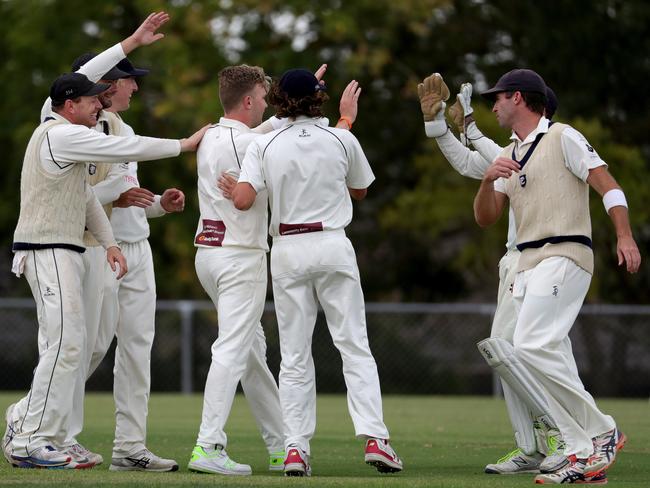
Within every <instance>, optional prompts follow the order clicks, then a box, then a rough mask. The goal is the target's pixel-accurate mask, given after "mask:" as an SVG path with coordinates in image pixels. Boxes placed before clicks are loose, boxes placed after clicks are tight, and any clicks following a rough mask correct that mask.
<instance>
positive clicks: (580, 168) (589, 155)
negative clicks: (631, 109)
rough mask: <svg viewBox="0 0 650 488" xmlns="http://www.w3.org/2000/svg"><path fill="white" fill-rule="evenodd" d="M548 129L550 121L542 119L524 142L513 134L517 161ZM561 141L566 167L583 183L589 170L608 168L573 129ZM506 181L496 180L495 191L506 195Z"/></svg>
mask: <svg viewBox="0 0 650 488" xmlns="http://www.w3.org/2000/svg"><path fill="white" fill-rule="evenodd" d="M548 128H549V120H548V119H547V118H546V117H540V119H539V122H538V124H537V127H536V128H535V129H534V130H533V131H532V132H531V133H530V134H528V135H527V136H526V138H525V139H524V140H523V141H522V140H521V139H520V138H519V136H518V135H517V134H516V133H515V132H513V133H512V135H511V136H510V140H511V141H514V143H515V156H516V157H517V159H521V158H523V157H524V155H525V154H526V151H528V149H529V148H530V146H531V145H532V144H533V142H535V138H536V137H537V135H538V134H540V133H546V132H548ZM560 140H561V142H562V154H563V155H564V164H565V166H566V167H567V169H568V170H569V171H571V172H572V173H573V174H574V175H576V176H577V177H578V178H580V179H581V180H582V181H587V178H588V177H589V170H591V169H594V168H598V167H599V166H607V163H605V161H603V160H602V159H601V158H600V156H599V155H598V153H597V152H596V150H595V149H594V148H593V147H592V146H591V145H590V144H589V142H587V139H586V138H585V136H583V135H582V134H581V133H580V132H578V131H577V130H575V129H574V128H573V127H566V128H565V129H564V130H563V131H562V135H561V137H560ZM505 181H506V180H505V179H504V178H499V179H498V180H496V181H495V182H494V189H495V191H498V192H500V193H505V192H506V191H505Z"/></svg>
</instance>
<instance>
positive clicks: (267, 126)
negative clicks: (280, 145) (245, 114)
mask: <svg viewBox="0 0 650 488" xmlns="http://www.w3.org/2000/svg"><path fill="white" fill-rule="evenodd" d="M287 121H288V119H287V118H282V119H278V118H277V117H276V116H275V115H274V116H273V117H269V118H268V119H266V120H265V121H264V122H262V123H261V124H260V125H258V126H257V127H255V128H254V129H253V132H255V133H256V134H266V133H268V132H271V131H274V130H276V129H281V128H282V127H284V126H285V125H287Z"/></svg>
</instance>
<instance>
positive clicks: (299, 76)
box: [279, 68, 325, 98]
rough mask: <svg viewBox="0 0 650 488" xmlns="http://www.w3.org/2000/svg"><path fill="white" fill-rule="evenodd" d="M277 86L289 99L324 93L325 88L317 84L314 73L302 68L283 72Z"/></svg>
mask: <svg viewBox="0 0 650 488" xmlns="http://www.w3.org/2000/svg"><path fill="white" fill-rule="evenodd" d="M279 86H280V90H282V91H283V92H284V93H286V94H287V96H288V97H289V98H303V97H308V96H309V95H313V94H314V93H316V92H317V91H325V86H324V85H321V84H320V83H319V82H318V80H317V79H316V77H315V76H314V73H312V72H311V71H308V70H306V69H302V68H298V69H290V70H289V71H285V73H284V74H283V75H282V78H280V83H279Z"/></svg>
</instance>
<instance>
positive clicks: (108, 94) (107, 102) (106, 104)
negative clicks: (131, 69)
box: [99, 80, 118, 108]
mask: <svg viewBox="0 0 650 488" xmlns="http://www.w3.org/2000/svg"><path fill="white" fill-rule="evenodd" d="M117 81H118V80H99V82H100V83H106V84H107V85H110V86H109V87H108V89H107V90H104V91H103V92H101V93H100V94H99V101H100V102H101V103H102V108H110V107H111V106H112V105H113V95H115V93H116V92H117Z"/></svg>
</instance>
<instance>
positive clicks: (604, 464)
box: [585, 429, 627, 476]
mask: <svg viewBox="0 0 650 488" xmlns="http://www.w3.org/2000/svg"><path fill="white" fill-rule="evenodd" d="M593 441H594V453H593V454H592V455H591V456H589V460H588V461H587V466H586V467H585V473H586V474H587V475H588V476H596V475H597V474H598V473H602V472H603V471H605V470H607V469H608V468H609V467H610V466H611V465H612V464H614V461H616V454H617V453H618V451H620V450H621V449H623V446H624V445H625V442H626V441H627V437H625V434H623V432H621V431H620V430H618V429H612V430H610V431H609V432H605V433H604V434H600V435H599V436H596V437H594V439H593Z"/></svg>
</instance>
